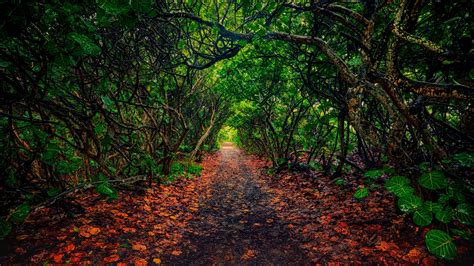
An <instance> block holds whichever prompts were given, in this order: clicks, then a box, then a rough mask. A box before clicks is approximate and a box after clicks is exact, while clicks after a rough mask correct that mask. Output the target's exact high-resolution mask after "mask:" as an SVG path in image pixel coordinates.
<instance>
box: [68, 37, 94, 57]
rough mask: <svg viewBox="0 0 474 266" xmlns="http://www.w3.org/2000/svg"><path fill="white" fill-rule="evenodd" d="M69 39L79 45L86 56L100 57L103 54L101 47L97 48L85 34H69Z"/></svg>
mask: <svg viewBox="0 0 474 266" xmlns="http://www.w3.org/2000/svg"><path fill="white" fill-rule="evenodd" d="M69 38H71V39H72V40H74V41H75V42H77V43H78V44H79V46H80V47H81V49H82V51H83V53H84V54H87V55H99V54H100V52H101V49H100V47H99V46H97V45H96V44H95V43H94V42H93V41H92V40H91V39H90V38H89V37H87V36H86V35H84V34H80V33H77V32H71V33H69Z"/></svg>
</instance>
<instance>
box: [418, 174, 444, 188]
mask: <svg viewBox="0 0 474 266" xmlns="http://www.w3.org/2000/svg"><path fill="white" fill-rule="evenodd" d="M418 183H419V184H420V185H421V186H422V187H424V188H427V189H431V190H436V189H441V188H445V187H446V186H447V185H448V179H447V178H446V177H445V176H444V174H443V172H440V171H432V172H428V173H424V174H422V175H421V177H420V178H419V179H418Z"/></svg>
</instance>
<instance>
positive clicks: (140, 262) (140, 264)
mask: <svg viewBox="0 0 474 266" xmlns="http://www.w3.org/2000/svg"><path fill="white" fill-rule="evenodd" d="M134 264H135V266H146V265H148V261H147V260H145V259H136V260H135V263H134Z"/></svg>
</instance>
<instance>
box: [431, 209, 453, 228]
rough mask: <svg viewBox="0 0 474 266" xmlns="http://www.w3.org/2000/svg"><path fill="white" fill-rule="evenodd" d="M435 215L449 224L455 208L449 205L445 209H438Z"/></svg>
mask: <svg viewBox="0 0 474 266" xmlns="http://www.w3.org/2000/svg"><path fill="white" fill-rule="evenodd" d="M435 217H436V219H437V220H438V221H440V222H442V223H445V224H447V223H449V222H451V219H452V218H453V209H452V208H451V207H449V206H448V207H446V208H445V209H444V210H438V211H436V212H435Z"/></svg>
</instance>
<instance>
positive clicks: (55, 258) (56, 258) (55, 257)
mask: <svg viewBox="0 0 474 266" xmlns="http://www.w3.org/2000/svg"><path fill="white" fill-rule="evenodd" d="M63 257H64V254H62V253H60V254H55V255H53V261H54V262H55V263H61V262H62V260H63Z"/></svg>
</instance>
